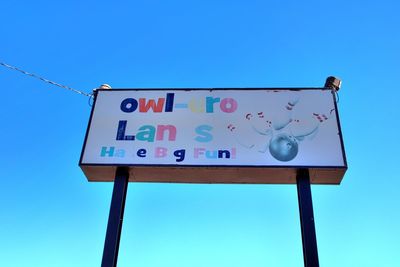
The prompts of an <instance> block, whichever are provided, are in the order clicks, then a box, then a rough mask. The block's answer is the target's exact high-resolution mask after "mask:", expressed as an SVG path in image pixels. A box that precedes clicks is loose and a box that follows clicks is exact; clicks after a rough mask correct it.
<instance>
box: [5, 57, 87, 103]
mask: <svg viewBox="0 0 400 267" xmlns="http://www.w3.org/2000/svg"><path fill="white" fill-rule="evenodd" d="M0 65H2V66H4V67H6V68H9V69H11V70H16V71H19V72H21V73H22V74H25V75H28V76H31V77H33V78H36V79H39V80H41V81H43V82H46V83H49V84H52V85H55V86H58V87H61V88H63V89H67V90H70V91H72V92H75V93H77V94H80V95H84V96H87V97H90V98H91V97H92V94H91V93H85V92H82V91H79V90H76V89H74V88H71V87H69V86H66V85H62V84H59V83H56V82H53V81H51V80H48V79H46V78H43V77H40V76H38V75H36V74H34V73H30V72H27V71H24V70H21V69H19V68H17V67H14V66H11V65H8V64H6V63H4V62H0Z"/></svg>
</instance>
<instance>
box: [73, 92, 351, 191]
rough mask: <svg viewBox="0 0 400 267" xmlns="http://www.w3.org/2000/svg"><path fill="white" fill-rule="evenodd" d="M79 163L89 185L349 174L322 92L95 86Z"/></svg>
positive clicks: (328, 96) (331, 178)
mask: <svg viewBox="0 0 400 267" xmlns="http://www.w3.org/2000/svg"><path fill="white" fill-rule="evenodd" d="M80 166H81V168H82V170H83V171H84V173H85V175H86V176H87V178H88V179H89V180H92V181H112V180H113V179H114V173H115V168H116V167H117V166H128V167H129V168H130V170H131V171H132V175H130V176H131V178H130V179H131V180H132V181H149V182H151V181H154V182H198V183H294V182H295V173H296V169H298V168H309V169H310V175H311V181H312V182H313V183H328V184H338V183H340V181H341V179H342V177H343V175H344V172H345V170H346V169H347V165H346V159H345V155H344V149H343V141H342V136H341V131H340V126H339V120H338V113H337V108H336V103H335V98H334V95H333V93H332V91H331V90H328V89H307V88H305V89H114V90H98V92H97V97H96V99H95V102H94V105H93V109H92V114H91V118H90V122H89V126H88V130H87V134H86V138H85V143H84V147H83V150H82V155H81V160H80Z"/></svg>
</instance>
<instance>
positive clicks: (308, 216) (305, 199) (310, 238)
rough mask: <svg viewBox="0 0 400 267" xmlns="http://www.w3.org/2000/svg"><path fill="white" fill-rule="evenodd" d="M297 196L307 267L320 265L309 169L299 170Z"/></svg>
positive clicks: (305, 264)
mask: <svg viewBox="0 0 400 267" xmlns="http://www.w3.org/2000/svg"><path fill="white" fill-rule="evenodd" d="M297 196H298V198H299V211H300V226H301V237H302V243H303V258H304V266H305V267H318V266H319V263H318V247H317V237H316V234H315V223H314V212H313V205H312V197H311V186H310V174H309V172H308V169H299V170H298V172H297Z"/></svg>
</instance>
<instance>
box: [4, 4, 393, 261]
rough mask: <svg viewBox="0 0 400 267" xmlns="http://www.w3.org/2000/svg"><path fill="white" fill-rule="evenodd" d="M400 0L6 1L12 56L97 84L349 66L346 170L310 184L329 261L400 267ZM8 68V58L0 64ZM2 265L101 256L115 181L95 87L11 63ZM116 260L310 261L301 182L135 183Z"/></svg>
mask: <svg viewBox="0 0 400 267" xmlns="http://www.w3.org/2000/svg"><path fill="white" fill-rule="evenodd" d="M399 8H400V6H399V4H398V2H397V1H386V0H384V1H379V2H377V1H336V2H327V1H302V2H300V1H114V2H108V1H76V0H72V1H48V0H43V1H18V2H15V1H3V2H2V3H1V4H0V12H1V19H2V23H1V24H0V36H1V42H0V60H1V61H3V62H6V63H8V64H12V65H15V66H18V67H20V68H22V69H25V70H27V71H31V72H34V73H37V74H40V75H42V76H44V77H47V78H49V79H52V80H54V81H57V82H59V83H62V84H65V85H68V86H71V87H73V88H76V89H79V90H82V91H86V92H89V91H91V90H92V89H93V88H95V87H97V86H98V85H100V84H102V83H109V84H111V85H112V86H113V87H114V88H136V87H137V88H154V87H170V88H171V87H183V88H185V87H186V88H187V87H307V86H310V87H318V86H322V85H323V84H324V81H325V78H326V77H327V76H330V75H335V76H338V77H340V78H341V79H342V80H343V86H342V89H341V90H340V92H339V94H340V102H339V114H340V119H341V124H342V131H343V135H344V143H345V148H346V152H347V160H348V165H349V170H348V171H347V173H346V175H345V177H344V180H343V182H342V184H341V185H340V186H313V187H312V193H313V201H314V213H315V220H316V231H317V241H318V246H319V258H320V264H321V266H326V267H330V266H332V267H333V266H341V267H345V266H351V267H354V266H360V267H367V266H374V267H375V266H389V267H390V266H400V259H399V257H398V251H400V243H399V237H400V227H399V225H400V211H399V210H400V209H399V204H400V197H399V194H398V192H397V191H398V188H399V186H400V180H399V175H398V170H397V169H398V168H397V166H398V161H399V156H398V152H399V151H400V145H399V142H398V132H399V125H398V121H399V119H398V118H399V117H400V112H399V105H398V103H399V98H400V92H399V88H398V87H399V86H398V84H399V82H398V79H399V74H400V64H399V62H400V53H399V47H400V34H399V31H398V25H399V24H400V21H399V20H400V19H399V16H398V14H397V13H398V10H399ZM0 67H1V66H0ZM0 82H1V85H2V93H3V95H2V98H1V105H0V111H1V112H0V119H1V122H2V126H1V131H0V137H1V140H3V142H2V144H1V153H0V162H1V166H2V174H1V176H0V177H1V185H0V241H1V242H0V265H1V266H16V267H20V266H21V267H23V266H41V267H45V266H52V267H54V266H57V267H58V266H60V267H61V266H99V265H100V262H101V256H102V249H103V244H104V236H105V230H106V225H107V218H108V212H109V205H110V200H111V191H112V184H111V183H89V182H87V180H86V178H85V177H84V175H83V174H82V172H81V170H80V168H79V167H78V160H79V156H80V152H81V147H82V143H83V139H84V135H85V131H86V126H87V122H88V119H89V113H90V107H89V106H88V104H87V98H86V97H84V96H81V95H78V94H75V93H72V92H70V91H67V90H64V89H61V88H58V87H55V86H52V85H49V84H45V83H43V82H41V81H39V80H36V79H33V78H31V77H28V76H24V75H22V74H20V73H18V72H15V71H11V70H8V69H6V68H4V67H1V68H0ZM119 266H137V267H156V266H163V267H168V266H171V267H172V266H173V267H180V266H182V267H187V266H191V267H204V266H207V267H212V266H218V267H225V266H226V267H241V266H251V267H261V266H303V259H302V247H301V233H300V224H299V214H298V206H297V194H296V187H295V186H293V185H188V184H147V183H138V184H136V183H135V184H132V183H131V184H129V189H128V196H127V205H126V210H125V221H124V226H123V232H122V239H121V247H120V256H119Z"/></svg>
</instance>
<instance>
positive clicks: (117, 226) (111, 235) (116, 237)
mask: <svg viewBox="0 0 400 267" xmlns="http://www.w3.org/2000/svg"><path fill="white" fill-rule="evenodd" d="M128 182H129V169H128V168H124V167H118V168H117V171H116V173H115V180H114V188H113V194H112V199H111V206H110V215H109V216H108V225H107V232H106V239H105V242H104V250H103V259H102V262H101V267H116V266H117V260H118V250H119V241H120V238H121V230H122V221H123V218H124V209H125V201H126V193H127V190H128Z"/></svg>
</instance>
